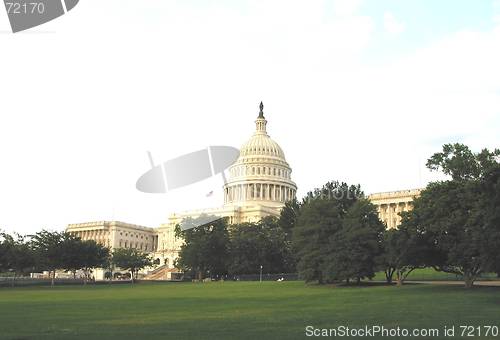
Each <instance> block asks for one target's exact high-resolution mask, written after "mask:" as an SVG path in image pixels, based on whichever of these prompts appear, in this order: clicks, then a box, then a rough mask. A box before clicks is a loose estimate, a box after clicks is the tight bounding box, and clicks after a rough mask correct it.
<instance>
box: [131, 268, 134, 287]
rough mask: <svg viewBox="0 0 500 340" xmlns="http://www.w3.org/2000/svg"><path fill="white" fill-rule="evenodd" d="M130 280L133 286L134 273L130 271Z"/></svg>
mask: <svg viewBox="0 0 500 340" xmlns="http://www.w3.org/2000/svg"><path fill="white" fill-rule="evenodd" d="M130 279H131V280H132V284H134V271H133V270H131V271H130Z"/></svg>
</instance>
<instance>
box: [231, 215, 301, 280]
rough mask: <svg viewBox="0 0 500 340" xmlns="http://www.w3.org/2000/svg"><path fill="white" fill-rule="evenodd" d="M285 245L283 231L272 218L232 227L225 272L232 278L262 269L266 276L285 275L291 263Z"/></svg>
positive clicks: (292, 263)
mask: <svg viewBox="0 0 500 340" xmlns="http://www.w3.org/2000/svg"><path fill="white" fill-rule="evenodd" d="M288 244H289V243H287V242H286V234H285V231H284V230H283V229H282V228H281V227H280V226H279V225H278V220H277V219H276V218H275V217H271V216H268V217H265V218H263V219H262V220H261V221H259V222H256V223H242V224H236V225H233V226H231V230H230V246H229V258H230V261H229V266H228V271H229V273H230V274H234V275H238V274H257V273H259V271H260V266H262V267H263V268H264V270H265V271H266V272H268V273H284V272H289V271H290V270H291V269H293V265H294V261H293V258H292V254H291V249H290V247H289V246H288Z"/></svg>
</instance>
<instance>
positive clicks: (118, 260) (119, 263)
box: [88, 244, 153, 283]
mask: <svg viewBox="0 0 500 340" xmlns="http://www.w3.org/2000/svg"><path fill="white" fill-rule="evenodd" d="M88 246H89V247H93V245H91V244H88ZM94 260H95V259H90V260H89V261H90V262H92V261H94ZM112 261H113V264H114V265H115V266H116V267H119V268H121V269H124V270H128V271H130V277H131V279H132V283H134V280H135V279H137V275H138V273H139V271H140V270H141V269H144V268H146V267H149V266H151V265H152V264H153V261H152V259H151V257H150V256H149V255H148V254H146V253H143V252H142V251H139V250H138V249H135V248H118V249H115V250H114V251H113V255H112ZM104 264H105V263H104V261H103V262H102V263H101V265H104Z"/></svg>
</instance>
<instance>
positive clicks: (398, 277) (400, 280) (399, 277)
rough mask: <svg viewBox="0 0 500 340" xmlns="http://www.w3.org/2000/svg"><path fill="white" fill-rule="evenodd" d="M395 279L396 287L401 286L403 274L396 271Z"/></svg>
mask: <svg viewBox="0 0 500 340" xmlns="http://www.w3.org/2000/svg"><path fill="white" fill-rule="evenodd" d="M396 279H397V282H396V285H397V286H402V285H403V274H402V273H401V272H399V271H398V272H397V273H396Z"/></svg>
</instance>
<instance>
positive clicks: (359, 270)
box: [325, 199, 385, 284]
mask: <svg viewBox="0 0 500 340" xmlns="http://www.w3.org/2000/svg"><path fill="white" fill-rule="evenodd" d="M384 229H385V227H384V224H383V223H382V222H381V221H380V220H379V218H378V213H377V210H376V208H375V206H374V205H373V204H371V203H370V202H369V201H368V200H367V199H360V200H357V201H356V202H355V203H354V204H353V205H352V206H351V207H350V208H349V209H348V211H347V213H346V214H345V216H344V217H343V219H342V226H341V229H340V230H339V231H338V232H337V233H335V234H334V235H331V236H330V240H329V241H330V244H329V250H328V253H327V255H326V256H325V277H326V279H327V280H328V281H339V280H346V281H347V282H349V280H350V279H356V281H357V282H358V284H359V282H360V281H361V279H362V278H370V279H371V278H372V277H374V276H375V258H376V256H378V255H379V254H380V251H381V249H380V244H381V239H382V233H383V231H384Z"/></svg>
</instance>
